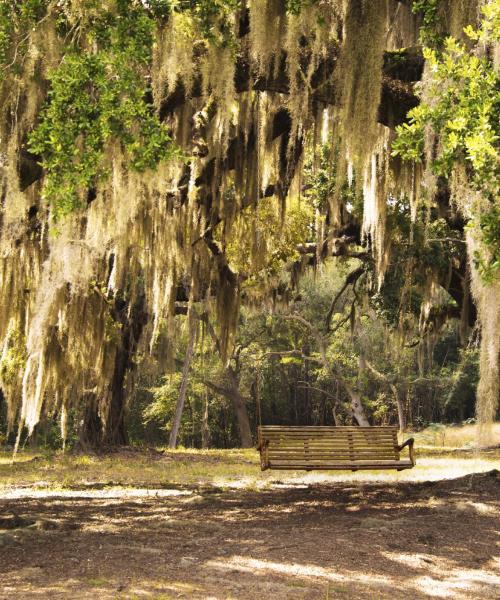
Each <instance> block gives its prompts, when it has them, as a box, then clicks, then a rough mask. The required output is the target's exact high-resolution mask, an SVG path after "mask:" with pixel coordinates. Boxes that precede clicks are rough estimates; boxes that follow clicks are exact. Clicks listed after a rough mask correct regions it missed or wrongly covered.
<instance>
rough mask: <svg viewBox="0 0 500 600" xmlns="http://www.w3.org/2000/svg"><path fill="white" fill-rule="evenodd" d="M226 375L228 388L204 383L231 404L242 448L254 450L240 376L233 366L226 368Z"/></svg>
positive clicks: (207, 382) (208, 382)
mask: <svg viewBox="0 0 500 600" xmlns="http://www.w3.org/2000/svg"><path fill="white" fill-rule="evenodd" d="M225 375H226V379H227V382H228V384H229V385H228V387H223V386H220V385H217V384H215V383H213V382H212V381H205V382H204V383H205V385H206V386H208V387H209V388H210V389H212V390H213V391H214V392H216V393H217V394H220V395H221V396H224V397H225V398H227V399H228V400H229V401H230V402H231V404H232V406H233V410H234V414H235V417H236V425H237V427H238V433H239V435H240V440H241V447H242V448H252V447H253V439H252V430H251V427H250V419H249V417H248V411H247V402H246V399H245V398H244V396H243V395H242V394H241V392H240V388H239V382H238V376H237V374H236V371H235V370H234V369H233V368H232V367H231V366H228V367H226V370H225Z"/></svg>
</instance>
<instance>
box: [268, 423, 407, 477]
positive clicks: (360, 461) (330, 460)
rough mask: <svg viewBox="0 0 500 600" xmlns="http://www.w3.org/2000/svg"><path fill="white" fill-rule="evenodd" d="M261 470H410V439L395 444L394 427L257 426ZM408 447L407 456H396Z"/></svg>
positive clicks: (396, 435) (396, 434)
mask: <svg viewBox="0 0 500 600" xmlns="http://www.w3.org/2000/svg"><path fill="white" fill-rule="evenodd" d="M258 439H259V450H260V459H261V469H262V470H263V471H265V470H266V469H277V470H306V471H311V470H315V469H323V470H332V471H335V470H337V471H338V470H346V471H360V470H372V469H377V470H378V469H397V470H398V471H401V470H403V469H411V468H412V467H414V466H415V456H414V452H413V443H414V440H413V438H410V439H408V440H406V441H405V442H404V443H403V444H398V429H397V427H323V426H321V427H292V426H280V425H261V426H260V427H259V428H258ZM405 447H408V451H409V458H408V459H403V458H401V457H400V453H401V451H402V450H403V449H404V448H405Z"/></svg>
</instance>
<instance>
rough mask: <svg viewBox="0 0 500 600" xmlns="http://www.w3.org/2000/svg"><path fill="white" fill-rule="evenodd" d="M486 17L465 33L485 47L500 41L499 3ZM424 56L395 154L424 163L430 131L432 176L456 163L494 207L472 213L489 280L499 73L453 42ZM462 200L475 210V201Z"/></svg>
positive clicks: (497, 176) (495, 241)
mask: <svg viewBox="0 0 500 600" xmlns="http://www.w3.org/2000/svg"><path fill="white" fill-rule="evenodd" d="M484 13H485V18H484V20H483V23H482V27H481V29H479V30H478V31H475V30H473V29H472V28H470V27H469V28H468V29H467V33H468V35H469V37H470V38H472V39H475V40H477V41H479V40H480V41H481V43H490V44H492V43H498V41H499V40H500V25H499V22H500V16H499V15H500V2H498V1H497V2H494V3H492V4H490V5H488V7H487V10H485V11H484ZM424 55H425V58H426V60H427V63H428V73H429V75H428V81H427V82H426V92H425V98H424V101H423V102H422V103H421V104H420V105H419V106H417V107H416V108H414V109H413V110H411V111H410V112H409V114H408V117H409V122H408V123H405V124H403V125H401V126H399V127H398V128H397V134H398V137H397V139H396V141H395V142H394V144H393V154H394V155H395V156H401V157H402V158H403V159H404V160H408V161H415V162H420V161H422V159H423V151H424V140H425V137H426V133H427V132H428V131H432V132H433V133H434V134H435V135H436V136H437V138H438V140H439V143H438V144H436V147H435V150H434V155H433V159H432V163H431V165H430V166H431V168H432V170H433V171H434V173H435V174H436V175H438V176H442V177H445V178H448V177H449V176H450V175H451V173H452V171H453V170H454V169H455V167H456V166H457V165H462V166H463V167H464V168H465V170H466V173H467V176H468V180H469V183H470V185H471V187H472V188H473V189H474V190H476V191H477V192H478V193H480V194H481V195H482V197H483V198H486V199H487V200H489V201H490V204H491V211H488V212H487V213H486V214H484V213H483V214H477V215H472V217H473V219H472V224H473V225H474V221H478V222H479V228H480V230H481V231H482V232H483V234H484V238H483V243H484V244H485V245H486V250H485V252H484V253H483V254H482V256H478V257H476V258H477V262H478V265H479V266H480V268H481V271H482V273H483V276H484V277H485V278H486V279H491V278H492V276H493V272H494V271H497V270H498V268H499V265H500V261H499V256H500V254H499V251H498V248H499V245H500V237H498V233H499V227H498V210H496V208H495V203H496V202H498V190H499V189H500V166H499V165H500V153H499V147H500V146H499V141H500V73H499V71H498V69H495V68H494V66H493V64H492V62H491V61H490V60H489V58H488V57H487V56H484V57H482V56H479V55H478V54H476V53H474V52H471V51H470V50H468V49H467V48H466V46H465V45H464V44H462V43H460V42H457V41H456V40H454V39H453V38H448V39H447V40H446V41H445V43H444V49H443V51H442V53H441V52H437V51H436V50H432V49H429V48H426V49H424ZM464 193H467V192H465V191H464ZM461 202H462V203H463V205H464V206H468V207H469V209H470V211H474V207H473V201H472V199H467V198H464V199H462V200H461ZM470 211H469V212H470Z"/></svg>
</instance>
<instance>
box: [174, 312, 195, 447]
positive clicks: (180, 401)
mask: <svg viewBox="0 0 500 600" xmlns="http://www.w3.org/2000/svg"><path fill="white" fill-rule="evenodd" d="M188 321H189V323H188V327H189V340H188V347H187V350H186V357H185V358H184V365H183V367H182V381H181V388H180V390H179V396H178V398H177V404H176V406H175V415H174V421H173V423H172V429H171V430H170V437H169V439H168V447H169V448H175V447H176V446H177V436H178V435H179V428H180V426H181V419H182V411H183V410H184V404H185V402H186V394H187V386H188V381H189V370H190V369H191V363H192V361H193V354H194V342H195V338H196V335H195V334H196V326H195V325H196V321H195V319H194V316H193V314H192V312H191V311H189V312H188Z"/></svg>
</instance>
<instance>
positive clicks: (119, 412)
mask: <svg viewBox="0 0 500 600" xmlns="http://www.w3.org/2000/svg"><path fill="white" fill-rule="evenodd" d="M144 300H145V298H144V296H143V295H140V296H139V297H138V299H137V301H136V302H135V303H134V304H133V305H132V307H131V310H130V314H129V304H128V302H126V301H125V300H123V299H121V298H116V299H115V304H114V310H113V318H114V320H115V321H116V322H118V323H120V324H121V332H122V333H121V340H120V341H121V343H120V345H119V347H118V349H117V351H116V356H115V367H114V371H113V378H112V380H111V385H110V389H109V392H108V393H109V402H108V405H107V413H106V415H105V417H103V418H102V420H103V421H104V430H103V432H102V439H101V442H100V444H104V445H106V446H121V445H124V444H127V443H128V435H127V429H126V426H125V408H126V405H127V394H128V390H127V386H126V378H127V375H128V373H129V372H130V370H131V369H132V367H133V364H134V363H133V357H134V355H135V352H136V350H137V345H138V343H139V339H140V337H141V335H142V330H143V328H144V325H145V324H146V322H147V315H146V313H145V312H144Z"/></svg>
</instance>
